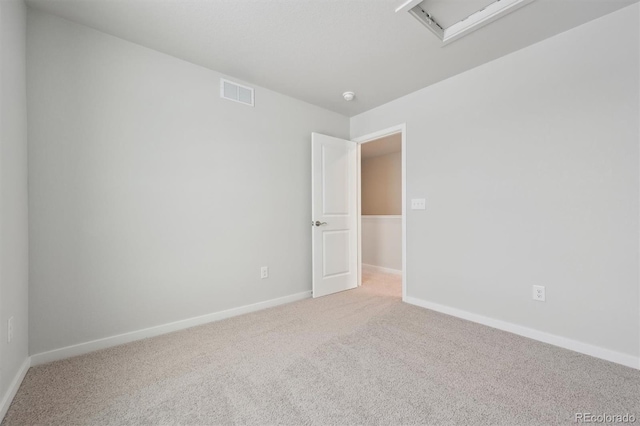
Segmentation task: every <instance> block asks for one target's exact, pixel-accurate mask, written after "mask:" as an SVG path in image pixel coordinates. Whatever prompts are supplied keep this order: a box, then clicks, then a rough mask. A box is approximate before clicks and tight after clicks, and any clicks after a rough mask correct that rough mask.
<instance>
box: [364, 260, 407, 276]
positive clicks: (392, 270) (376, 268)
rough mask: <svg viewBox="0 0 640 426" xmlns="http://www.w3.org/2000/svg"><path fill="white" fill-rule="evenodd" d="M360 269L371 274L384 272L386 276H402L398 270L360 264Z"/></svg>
mask: <svg viewBox="0 0 640 426" xmlns="http://www.w3.org/2000/svg"><path fill="white" fill-rule="evenodd" d="M362 269H369V270H370V271H373V272H385V273H387V274H395V275H402V271H401V270H400V269H391V268H385V267H383V266H377V265H369V264H367V263H363V264H362Z"/></svg>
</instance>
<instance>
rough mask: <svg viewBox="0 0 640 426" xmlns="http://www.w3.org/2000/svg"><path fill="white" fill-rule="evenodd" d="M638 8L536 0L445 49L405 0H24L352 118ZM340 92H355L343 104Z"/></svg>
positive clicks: (460, 4) (622, 0)
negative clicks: (399, 9)
mask: <svg viewBox="0 0 640 426" xmlns="http://www.w3.org/2000/svg"><path fill="white" fill-rule="evenodd" d="M447 1H451V2H454V3H455V4H457V8H456V10H458V12H454V15H453V16H455V13H462V14H464V13H466V10H467V9H468V6H469V5H468V4H466V2H467V0H457V1H455V0H447ZM468 1H469V2H471V3H473V4H476V3H483V1H482V0H468ZM637 1H638V0H536V1H534V2H533V3H531V4H529V5H527V6H525V7H523V8H522V9H519V10H517V11H515V12H513V13H511V14H509V15H507V16H506V17H504V18H502V19H500V20H498V21H496V22H494V23H492V24H491V25H488V26H486V27H484V28H482V29H480V30H478V31H476V32H474V33H472V34H470V35H468V36H466V37H464V38H462V39H460V40H458V41H456V42H454V43H451V44H450V45H448V46H446V47H441V42H440V41H439V40H437V38H436V37H434V36H433V35H432V34H431V33H430V32H429V31H428V30H427V29H426V28H424V27H423V26H422V25H421V24H420V23H419V22H418V21H417V20H416V19H414V18H413V17H412V16H411V15H409V13H399V14H396V13H394V10H395V8H396V7H397V6H399V5H400V4H401V3H403V2H404V0H233V1H230V0H171V1H170V0H27V3H28V4H29V6H31V7H35V8H38V9H41V10H44V11H47V12H50V13H53V14H56V15H59V16H62V17H64V18H67V19H70V20H72V21H76V22H79V23H81V24H84V25H87V26H90V27H93V28H96V29H98V30H100V31H104V32H106V33H109V34H112V35H115V36H117V37H120V38H123V39H126V40H130V41H132V42H135V43H138V44H141V45H143V46H147V47H150V48H152V49H156V50H159V51H161V52H165V53H167V54H170V55H173V56H176V57H178V58H181V59H184V60H187V61H190V62H193V63H195V64H199V65H202V66H205V67H208V68H210V69H213V70H216V71H219V72H221V73H223V74H227V75H229V76H232V77H235V78H237V79H242V80H244V81H246V82H248V83H250V84H256V85H259V86H263V87H266V88H269V89H272V90H275V91H278V92H281V93H284V94H287V95H290V96H292V97H295V98H298V99H301V100H304V101H307V102H310V103H312V104H316V105H319V106H321V107H324V108H327V109H330V110H333V111H336V112H339V113H342V114H345V115H347V116H352V115H356V114H359V113H361V112H364V111H366V110H369V109H371V108H374V107H376V106H378V105H381V104H383V103H386V102H389V101H391V100H393V99H396V98H398V97H400V96H403V95H406V94H408V93H411V92H413V91H415V90H418V89H421V88H423V87H426V86H428V85H431V84H433V83H436V82H438V81H441V80H443V79H446V78H448V77H451V76H453V75H455V74H458V73H461V72H463V71H466V70H468V69H470V68H473V67H476V66H478V65H481V64H483V63H485V62H488V61H491V60H493V59H495V58H498V57H500V56H503V55H505V54H508V53H510V52H513V51H516V50H518V49H521V48H523V47H525V46H528V45H530V44H533V43H536V42H538V41H541V40H543V39H545V38H548V37H551V36H553V35H555V34H558V33H560V32H563V31H566V30H568V29H570V28H573V27H575V26H578V25H580V24H583V23H585V22H588V21H590V20H592V19H595V18H597V17H600V16H602V15H605V14H607V13H610V12H613V11H615V10H617V9H620V8H622V7H624V6H627V5H629V4H632V3H636V2H637ZM436 3H437V2H436ZM471 3H470V4H471ZM441 6H442V5H441V4H440V5H439V7H441ZM460 11H462V12H460ZM447 19H448V18H447ZM347 90H352V91H354V92H356V99H355V100H354V101H352V102H349V103H347V102H346V101H344V100H343V99H342V96H341V95H342V93H343V92H344V91H347Z"/></svg>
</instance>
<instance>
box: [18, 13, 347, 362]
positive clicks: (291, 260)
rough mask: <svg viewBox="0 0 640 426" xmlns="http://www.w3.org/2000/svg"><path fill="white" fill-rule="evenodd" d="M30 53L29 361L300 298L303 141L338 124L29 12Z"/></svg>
mask: <svg viewBox="0 0 640 426" xmlns="http://www.w3.org/2000/svg"><path fill="white" fill-rule="evenodd" d="M27 51H28V56H27V59H28V74H27V75H28V83H29V93H28V101H29V102H28V106H29V143H30V145H29V161H30V172H29V190H30V209H31V210H30V211H31V213H30V232H31V236H30V243H31V254H30V262H31V263H30V272H31V288H30V299H29V300H30V306H29V307H30V311H31V313H32V315H31V318H30V351H31V353H32V354H36V353H40V352H43V351H47V350H51V349H56V348H61V347H64V346H67V345H72V344H76V343H81V342H86V341H89V340H92V339H97V338H102V337H107V336H112V335H116V334H119V333H124V332H129V331H135V330H139V329H143V328H145V327H150V326H155V325H160V324H165V323H168V322H171V321H176V320H181V319H186V318H190V317H194V316H198V315H204V314H208V313H213V312H218V311H221V310H224V309H228V308H232V307H237V306H243V305H247V304H251V303H256V302H260V301H264V300H269V299H273V298H277V297H282V296H287V295H292V294H296V293H300V292H304V291H310V290H311V228H310V226H309V221H310V219H311V208H310V206H311V195H310V188H311V176H310V175H311V160H310V158H311V154H310V152H311V151H310V138H311V132H320V133H325V134H329V135H333V136H337V137H343V138H345V137H348V132H349V120H348V118H346V117H344V116H341V115H338V114H335V113H332V112H328V111H326V110H323V109H320V108H318V107H315V106H311V105H309V104H305V103H303V102H300V101H297V100H294V99H292V98H289V97H286V96H283V95H280V94H277V93H275V92H272V91H269V90H265V89H262V88H257V89H256V95H255V96H256V106H255V108H251V107H248V106H245V105H241V104H238V103H234V102H230V101H226V100H222V99H220V98H219V78H220V77H221V75H220V74H218V73H216V72H213V71H210V70H208V69H205V68H202V67H199V66H196V65H193V64H190V63H187V62H184V61H181V60H178V59H175V58H173V57H170V56H167V55H164V54H161V53H158V52H156V51H153V50H150V49H146V48H143V47H141V46H138V45H135V44H132V43H129V42H126V41H123V40H121V39H118V38H115V37H111V36H108V35H106V34H103V33H100V32H97V31H95V30H92V29H89V28H87V27H83V26H80V25H76V24H73V23H70V22H68V21H65V20H61V19H59V18H57V17H54V16H51V15H46V14H42V13H40V12H35V11H29V16H28V50H27ZM263 265H268V266H269V268H270V277H269V278H268V279H267V280H260V274H259V272H260V266H263Z"/></svg>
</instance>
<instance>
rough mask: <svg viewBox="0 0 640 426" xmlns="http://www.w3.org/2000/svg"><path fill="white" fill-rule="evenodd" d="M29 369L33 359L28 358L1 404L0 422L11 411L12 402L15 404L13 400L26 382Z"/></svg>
mask: <svg viewBox="0 0 640 426" xmlns="http://www.w3.org/2000/svg"><path fill="white" fill-rule="evenodd" d="M29 367H31V358H30V357H27V359H25V360H24V362H23V363H22V365H21V366H20V369H19V370H18V372H17V373H16V376H15V377H14V378H13V381H12V382H11V385H10V386H9V389H7V393H5V394H4V397H3V398H2V402H0V422H1V421H2V420H4V416H5V415H6V414H7V411H9V406H10V405H11V402H13V398H14V397H15V396H16V393H17V392H18V389H19V388H20V385H21V384H22V381H23V380H24V376H26V375H27V371H29Z"/></svg>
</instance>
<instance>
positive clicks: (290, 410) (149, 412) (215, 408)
mask: <svg viewBox="0 0 640 426" xmlns="http://www.w3.org/2000/svg"><path fill="white" fill-rule="evenodd" d="M577 412H589V413H596V414H602V413H607V414H624V413H633V414H635V416H636V418H637V419H638V420H637V421H638V422H640V371H637V370H633V369H631V368H627V367H623V366H620V365H616V364H612V363H609V362H605V361H600V360H598V359H595V358H591V357H588V356H585V355H580V354H577V353H574V352H570V351H567V350H563V349H559V348H556V347H553V346H550V345H546V344H543V343H539V342H536V341H533V340H529V339H526V338H523V337H519V336H516V335H512V334H509V333H505V332H501V331H498V330H494V329H491V328H488V327H484V326H481V325H477V324H474V323H471V322H467V321H463V320H460V319H457V318H454V317H450V316H447V315H442V314H439V313H435V312H432V311H428V310H426V309H422V308H418V307H415V306H410V305H407V304H403V303H402V302H401V301H400V279H399V277H397V276H394V275H387V274H366V275H365V285H363V286H362V287H361V288H358V289H356V290H352V291H347V292H343V293H339V294H335V295H332V296H327V297H324V298H320V299H316V300H311V299H309V300H304V301H301V302H296V303H292V304H289V305H285V306H282V307H278V308H273V309H269V310H265V311H261V312H256V313H253V314H248V315H244V316H241V317H236V318H232V319H229V320H225V321H220V322H216V323H211V324H207V325H204V326H200V327H195V328H192V329H189V330H185V331H180V332H176V333H172V334H168V335H164V336H160V337H155V338H152V339H147V340H143V341H139V342H135V343H130V344H127V345H123V346H119V347H115V348H111V349H106V350H102V351H99V352H94V353H91V354H88V355H83V356H80V357H76V358H71V359H67V360H63V361H58V362H54V363H51V364H47V365H42V366H38V367H34V368H32V369H31V370H29V373H28V374H27V376H26V378H25V380H24V382H23V384H22V386H21V387H20V390H19V391H18V394H17V395H16V398H15V399H14V402H13V404H12V405H11V408H10V409H9V412H8V414H7V416H6V418H5V420H4V422H3V423H2V424H3V425H40V424H56V425H133V424H136V425H178V424H179V425H214V424H255V425H266V424H290V425H312V424H313V425H343V424H345V425H346V424H361V425H378V424H380V425H382V424H384V425H386V424H430V425H436V424H437V425H452V424H464V425H496V424H502V425H539V424H545V425H546V424H572V423H574V416H575V413H577Z"/></svg>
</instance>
